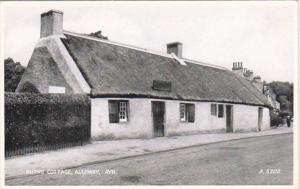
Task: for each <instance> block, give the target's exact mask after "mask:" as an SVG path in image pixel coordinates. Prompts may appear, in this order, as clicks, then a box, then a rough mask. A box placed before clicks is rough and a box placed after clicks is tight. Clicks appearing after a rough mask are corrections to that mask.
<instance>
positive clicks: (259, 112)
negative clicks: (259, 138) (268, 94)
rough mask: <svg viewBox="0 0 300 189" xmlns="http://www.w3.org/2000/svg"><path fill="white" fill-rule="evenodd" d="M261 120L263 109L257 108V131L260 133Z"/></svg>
mask: <svg viewBox="0 0 300 189" xmlns="http://www.w3.org/2000/svg"><path fill="white" fill-rule="evenodd" d="M262 118H263V109H262V108H258V131H261V123H262Z"/></svg>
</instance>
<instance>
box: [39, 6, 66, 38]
mask: <svg viewBox="0 0 300 189" xmlns="http://www.w3.org/2000/svg"><path fill="white" fill-rule="evenodd" d="M62 34H63V12H61V11H58V10H50V11H48V12H45V13H42V14H41V34H40V36H41V38H43V37H48V36H51V35H62Z"/></svg>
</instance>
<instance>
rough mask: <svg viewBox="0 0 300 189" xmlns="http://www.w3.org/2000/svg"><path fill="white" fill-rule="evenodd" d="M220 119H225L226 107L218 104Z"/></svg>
mask: <svg viewBox="0 0 300 189" xmlns="http://www.w3.org/2000/svg"><path fill="white" fill-rule="evenodd" d="M218 117H224V105H223V104H218Z"/></svg>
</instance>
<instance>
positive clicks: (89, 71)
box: [62, 32, 267, 105]
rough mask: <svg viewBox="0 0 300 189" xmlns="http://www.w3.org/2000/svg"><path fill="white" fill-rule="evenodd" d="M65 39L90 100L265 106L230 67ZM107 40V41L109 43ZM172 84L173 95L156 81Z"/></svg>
mask: <svg viewBox="0 0 300 189" xmlns="http://www.w3.org/2000/svg"><path fill="white" fill-rule="evenodd" d="M65 36H66V39H62V41H63V43H64V44H65V46H66V48H67V49H68V51H69V53H70V55H71V56H72V57H73V59H74V61H75V62H76V64H77V65H78V67H79V69H80V71H81V72H82V74H83V76H84V77H85V79H86V80H87V82H88V83H89V85H90V86H91V96H92V97H114V96H115V97H151V98H164V99H178V100H197V101H216V102H231V103H241V104H250V105H267V101H266V99H265V97H264V96H263V94H261V93H260V92H259V91H258V90H257V89H256V88H255V86H254V85H252V84H251V83H250V82H249V81H247V80H246V79H244V78H242V77H239V76H237V75H235V74H234V73H233V72H231V71H230V70H228V69H222V68H215V67H212V66H207V65H200V64H195V63H191V62H189V61H187V60H185V63H186V66H184V65H181V64H180V63H179V62H178V61H177V60H175V59H174V58H170V57H168V56H162V55H159V54H155V53H150V52H149V53H148V52H146V51H145V50H144V49H142V50H138V49H135V48H128V47H126V46H122V45H116V44H113V43H109V41H108V42H104V41H101V40H97V39H92V38H87V37H86V36H80V35H72V34H71V33H69V32H67V33H65ZM106 41H107V40H106ZM154 80H159V81H168V82H171V88H172V89H171V91H164V90H154V89H153V88H152V87H153V81H154Z"/></svg>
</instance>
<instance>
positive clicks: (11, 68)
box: [4, 58, 25, 92]
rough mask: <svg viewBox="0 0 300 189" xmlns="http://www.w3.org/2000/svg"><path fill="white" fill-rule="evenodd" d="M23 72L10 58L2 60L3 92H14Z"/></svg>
mask: <svg viewBox="0 0 300 189" xmlns="http://www.w3.org/2000/svg"><path fill="white" fill-rule="evenodd" d="M24 71H25V67H23V66H22V65H21V64H20V62H14V60H13V59H12V58H7V59H5V60H4V75H5V77H4V88H5V89H4V90H5V91H6V92H15V91H16V88H17V86H18V84H19V82H20V80H21V78H22V75H23V73H24Z"/></svg>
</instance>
